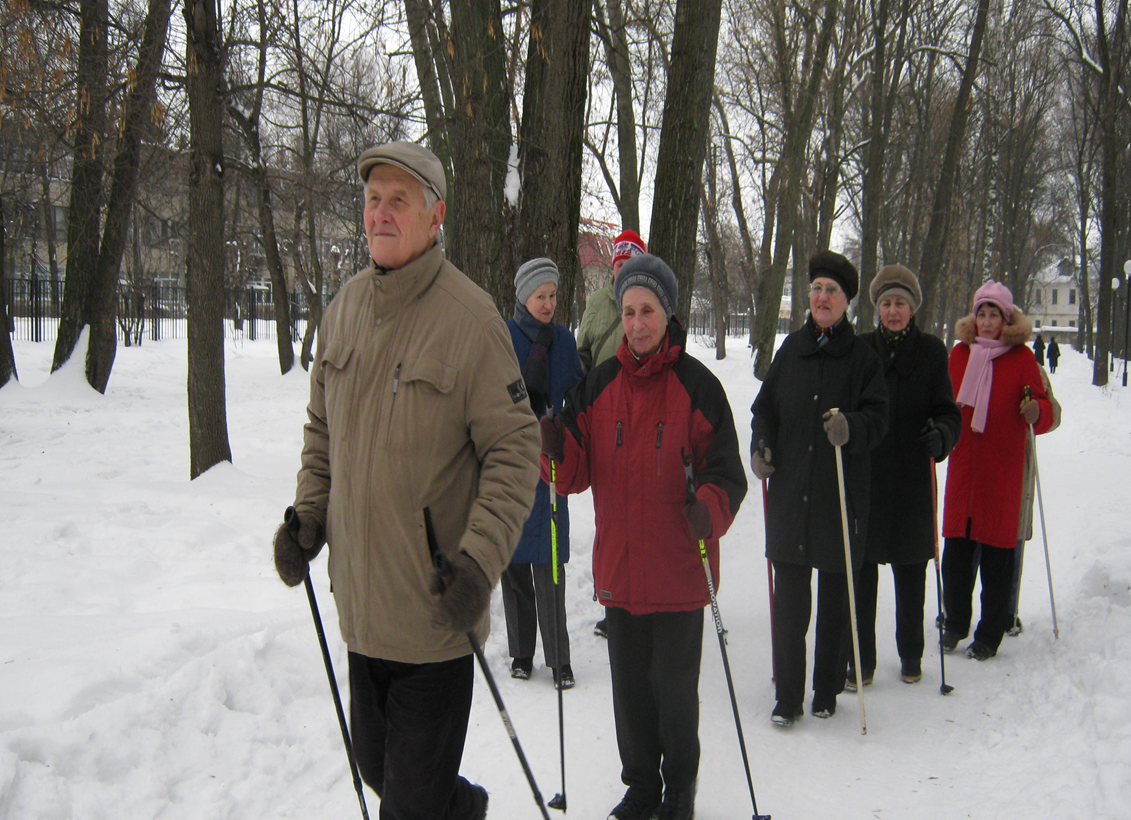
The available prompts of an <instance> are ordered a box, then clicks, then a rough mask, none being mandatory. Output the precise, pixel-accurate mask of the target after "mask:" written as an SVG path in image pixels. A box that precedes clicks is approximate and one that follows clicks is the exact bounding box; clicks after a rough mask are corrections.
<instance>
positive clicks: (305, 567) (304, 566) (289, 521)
mask: <svg viewBox="0 0 1131 820" xmlns="http://www.w3.org/2000/svg"><path fill="white" fill-rule="evenodd" d="M325 543H326V538H325V534H324V533H323V530H322V525H321V524H320V523H319V522H318V521H316V520H314V519H313V518H311V517H310V516H307V517H306V519H300V518H299V515H298V513H297V512H295V511H294V507H288V508H287V515H286V517H285V519H284V523H283V524H280V525H279V529H277V530H275V571H276V572H278V573H279V577H280V578H282V579H283V583H284V584H286V585H287V586H289V587H293V586H298V585H299V584H301V583H302V582H303V581H305V580H306V575H307V573H308V572H310V562H311V561H312V560H313V559H314V556H316V555H317V554H318V553H319V552H320V551H321V550H322V545H323V544H325Z"/></svg>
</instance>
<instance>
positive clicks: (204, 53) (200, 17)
mask: <svg viewBox="0 0 1131 820" xmlns="http://www.w3.org/2000/svg"><path fill="white" fill-rule="evenodd" d="M184 14H185V22H186V29H187V30H186V55H185V56H186V64H187V66H188V70H187V75H188V76H187V88H188V100H189V125H190V133H191V139H192V165H191V168H190V170H189V185H188V203H189V212H188V237H189V242H188V411H189V451H190V468H189V470H190V475H191V477H192V478H196V477H197V476H199V475H200V474H201V473H203V472H205V471H206V470H208V469H209V468H211V467H213V466H215V465H216V464H218V463H220V462H221V461H231V460H232V450H231V447H230V446H229V444H228V420H227V408H226V399H225V386H224V186H223V176H224V145H223V121H224V101H223V100H222V99H221V96H220V89H221V83H222V82H223V66H222V56H221V52H220V31H219V27H218V24H217V19H216V3H215V0H186V3H185V10H184Z"/></svg>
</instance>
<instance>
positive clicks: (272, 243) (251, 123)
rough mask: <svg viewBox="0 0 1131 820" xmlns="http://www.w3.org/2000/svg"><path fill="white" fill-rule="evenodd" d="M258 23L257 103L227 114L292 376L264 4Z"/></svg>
mask: <svg viewBox="0 0 1131 820" xmlns="http://www.w3.org/2000/svg"><path fill="white" fill-rule="evenodd" d="M256 14H257V16H258V23H259V32H260V40H259V64H258V65H259V68H258V71H259V75H258V78H257V82H256V85H255V99H254V101H253V103H252V106H251V110H250V111H249V112H245V111H244V110H243V109H242V108H241V107H240V106H238V105H232V104H231V101H229V106H228V113H229V114H230V115H231V117H232V119H233V120H234V121H235V123H236V126H237V127H238V128H239V129H240V133H241V134H243V137H244V142H245V143H246V144H247V149H248V151H249V152H250V153H251V164H250V167H249V168H246V169H245V171H244V173H245V175H246V176H247V177H249V178H250V180H251V184H252V186H253V187H254V188H255V200H256V206H257V207H256V213H257V215H258V218H259V230H260V234H261V239H260V242H261V244H262V246H263V254H264V257H265V259H266V261H267V272H268V274H269V275H270V277H271V291H272V297H273V298H272V302H273V304H274V308H275V340H276V343H277V346H278V350H279V372H280V373H289V372H290V371H291V368H293V367H294V366H295V351H294V346H293V345H292V341H293V340H292V338H291V300H290V294H289V293H288V291H287V276H286V272H285V271H284V269H283V256H282V254H281V253H280V252H279V237H278V233H277V232H276V230H275V209H274V206H273V205H272V202H271V183H270V180H269V179H268V176H267V165H266V163H265V162H264V161H263V143H262V140H261V137H260V131H259V121H260V114H261V112H262V110H263V91H264V88H265V86H266V73H267V44H268V41H267V34H266V30H267V9H266V7H265V4H264V0H258V1H257V3H256Z"/></svg>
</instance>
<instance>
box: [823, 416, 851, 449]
mask: <svg viewBox="0 0 1131 820" xmlns="http://www.w3.org/2000/svg"><path fill="white" fill-rule="evenodd" d="M821 418H822V419H824V420H825V424H824V427H825V434H826V435H827V436H828V437H829V444H831V445H832V446H833V447H843V446H844V445H846V444H848V418H847V417H846V416H845V415H844V413H834V412H833V411H832V410H830V411H829V412H827V413H825V415H823V416H821Z"/></svg>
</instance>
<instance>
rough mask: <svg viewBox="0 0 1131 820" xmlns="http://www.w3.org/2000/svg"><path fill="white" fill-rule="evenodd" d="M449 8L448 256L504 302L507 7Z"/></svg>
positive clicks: (509, 279) (508, 276) (510, 274)
mask: <svg viewBox="0 0 1131 820" xmlns="http://www.w3.org/2000/svg"><path fill="white" fill-rule="evenodd" d="M451 14H452V30H453V31H454V32H457V34H456V35H453V36H452V37H451V39H450V41H449V42H448V43H446V44H444V45H445V46H447V47H450V48H451V49H452V54H453V57H452V88H453V91H454V93H455V105H454V107H453V108H452V110H451V118H450V120H449V122H448V140H449V144H450V146H451V150H452V167H453V168H455V169H456V170H457V172H458V173H457V175H456V178H455V180H454V181H455V185H454V186H452V189H449V191H448V200H449V201H448V216H447V221H446V223H445V224H446V228H445V230H444V237H445V242H446V245H447V255H448V258H449V259H451V260H452V262H453V263H454V264H455V265H456V266H457V267H458V268H459V269H460V270H462V271H463V272H464V273H466V274H467V275H468V276H469V277H471V278H472V279H473V280H474V281H475V282H476V283H478V284H479V285H480V287H482V288H483V289H484V290H486V291H487V292H488V293H490V294H491V295H492V296H493V297H494V299H495V303H496V304H497V305H500V306H502V305H506V304H508V303H509V301H510V300H511V299H513V298H514V293H513V291H514V270H513V264H514V260H512V259H510V258H509V257H508V254H507V253H506V250H505V249H506V232H507V225H506V220H505V216H504V207H503V205H504V198H503V187H504V185H505V183H506V177H507V158H508V154H509V151H510V127H509V125H508V122H507V107H508V99H509V98H508V90H507V85H506V76H507V75H506V62H505V59H504V58H505V55H506V48H505V45H504V43H503V24H502V12H501V9H500V6H499V0H466V2H459V3H453V4H452V6H451ZM573 228H574V230H575V231H576V229H577V226H576V224H575V225H574V226H573ZM559 261H560V260H559Z"/></svg>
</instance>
